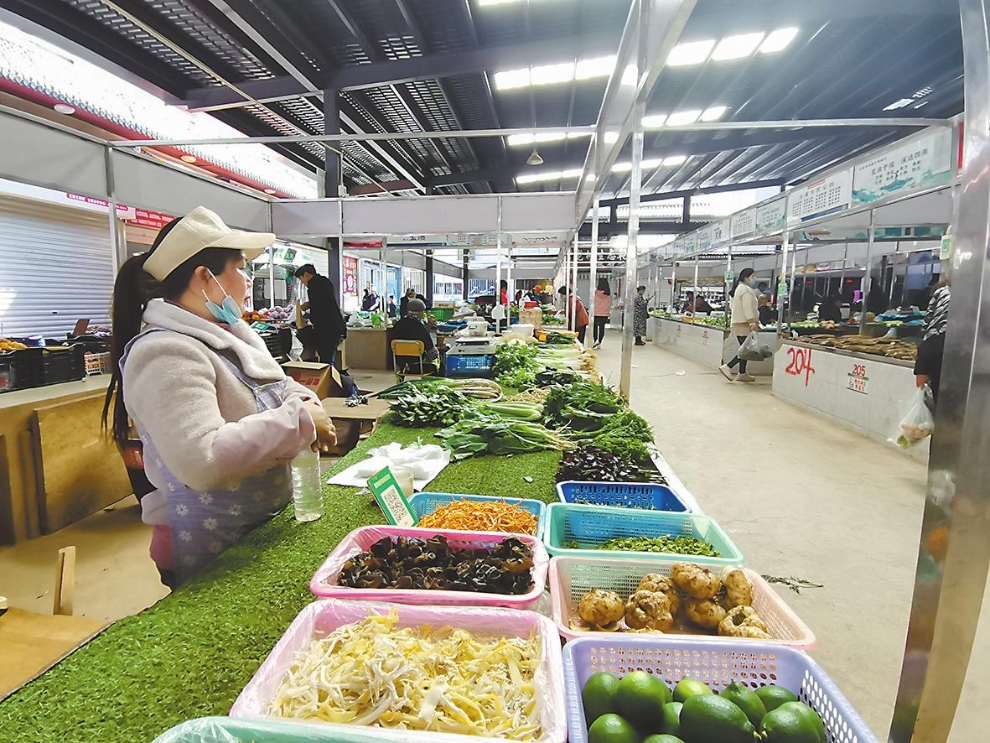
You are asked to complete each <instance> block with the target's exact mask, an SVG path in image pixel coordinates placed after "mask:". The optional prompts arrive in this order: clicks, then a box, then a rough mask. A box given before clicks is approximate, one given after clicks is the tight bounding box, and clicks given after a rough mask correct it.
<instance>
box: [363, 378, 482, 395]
mask: <svg viewBox="0 0 990 743" xmlns="http://www.w3.org/2000/svg"><path fill="white" fill-rule="evenodd" d="M415 391H419V392H427V391H430V392H438V393H439V392H443V391H453V392H457V393H459V394H461V395H464V396H465V397H472V398H476V399H478V400H500V399H501V398H502V388H501V387H499V386H498V385H497V384H496V383H495V382H492V381H491V380H488V379H448V378H447V377H423V378H422V379H415V380H414V379H408V380H406V381H405V382H402V383H401V384H396V385H393V386H392V387H388V388H386V389H384V390H382V391H381V392H379V393H378V397H379V398H381V399H382V400H397V399H398V398H400V397H402V396H403V395H407V394H409V393H411V392H415Z"/></svg>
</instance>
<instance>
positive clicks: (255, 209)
mask: <svg viewBox="0 0 990 743" xmlns="http://www.w3.org/2000/svg"><path fill="white" fill-rule="evenodd" d="M111 162H112V163H113V177H114V195H115V196H116V198H117V200H118V201H119V202H121V203H122V204H127V205H129V206H137V207H143V208H145V209H154V210H156V211H162V212H167V213H169V214H185V213H187V212H189V211H192V210H193V209H194V208H196V207H197V206H200V205H202V206H205V207H207V208H209V209H212V210H213V211H215V212H216V213H217V214H219V215H220V216H221V217H222V218H223V220H224V221H225V222H227V224H229V225H231V226H232V227H239V228H241V229H246V230H255V231H257V232H267V231H269V229H270V227H269V212H268V204H269V202H268V201H267V200H265V199H261V198H257V197H254V196H249V195H247V194H243V193H240V192H239V191H235V190H233V189H230V188H226V187H225V186H222V185H220V184H218V183H211V182H210V181H207V180H204V179H202V178H197V177H196V176H193V175H189V174H187V173H183V172H181V171H178V170H173V169H172V168H169V167H165V166H163V165H160V164H158V163H155V162H153V161H151V160H146V159H144V158H143V157H140V156H136V155H133V154H131V153H127V152H119V151H115V152H113V153H112V158H111Z"/></svg>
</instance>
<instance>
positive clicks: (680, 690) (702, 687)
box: [674, 678, 713, 702]
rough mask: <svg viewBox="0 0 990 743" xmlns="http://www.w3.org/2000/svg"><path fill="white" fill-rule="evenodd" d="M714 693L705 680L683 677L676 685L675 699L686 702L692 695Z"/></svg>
mask: <svg viewBox="0 0 990 743" xmlns="http://www.w3.org/2000/svg"><path fill="white" fill-rule="evenodd" d="M712 693H713V692H712V690H711V689H709V688H708V685H707V684H705V683H704V682H702V681H698V679H693V678H682V679H681V680H680V681H679V682H678V683H677V686H675V687H674V701H675V702H686V701H687V700H688V699H689V698H690V697H696V696H698V695H699V694H712Z"/></svg>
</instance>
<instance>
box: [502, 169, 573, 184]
mask: <svg viewBox="0 0 990 743" xmlns="http://www.w3.org/2000/svg"><path fill="white" fill-rule="evenodd" d="M580 177H581V168H573V169H571V170H565V171H563V172H561V171H559V170H545V171H543V172H542V173H520V174H519V175H517V176H516V183H520V184H524V183H546V182H547V181H559V180H561V179H562V178H580Z"/></svg>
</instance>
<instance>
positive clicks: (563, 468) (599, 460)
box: [557, 446, 667, 505]
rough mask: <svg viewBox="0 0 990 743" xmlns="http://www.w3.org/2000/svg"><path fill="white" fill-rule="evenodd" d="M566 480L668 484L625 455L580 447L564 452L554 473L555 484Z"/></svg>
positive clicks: (653, 472)
mask: <svg viewBox="0 0 990 743" xmlns="http://www.w3.org/2000/svg"><path fill="white" fill-rule="evenodd" d="M651 464H652V462H651ZM565 480H578V481H595V482H652V483H657V484H658V485H664V484H666V482H667V481H666V480H665V479H664V477H663V475H661V474H660V473H659V472H657V471H656V470H655V469H652V468H649V469H648V468H644V467H640V466H639V465H637V464H636V463H635V462H633V461H632V459H631V458H630V457H628V456H625V455H621V454H615V453H613V452H611V451H605V450H604V449H600V448H598V447H597V446H579V447H577V448H574V449H571V450H569V451H566V452H564V456H563V458H562V459H561V460H560V467H559V469H558V470H557V482H564V481H565ZM575 502H576V503H578V502H580V501H575ZM612 505H621V504H618V503H616V504H612Z"/></svg>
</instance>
